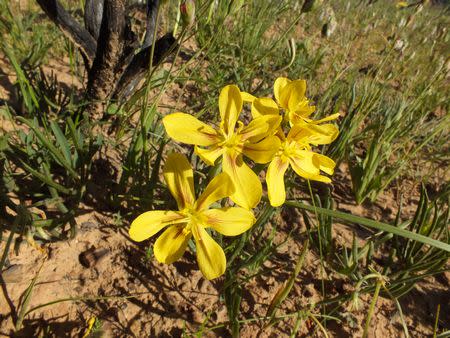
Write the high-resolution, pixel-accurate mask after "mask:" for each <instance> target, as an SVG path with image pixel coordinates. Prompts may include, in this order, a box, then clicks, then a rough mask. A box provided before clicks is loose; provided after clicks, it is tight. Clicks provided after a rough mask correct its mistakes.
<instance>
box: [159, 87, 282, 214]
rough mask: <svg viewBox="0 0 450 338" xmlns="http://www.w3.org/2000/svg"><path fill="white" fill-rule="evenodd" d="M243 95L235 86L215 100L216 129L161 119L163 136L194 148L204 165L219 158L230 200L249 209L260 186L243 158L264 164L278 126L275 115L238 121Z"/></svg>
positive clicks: (176, 117)
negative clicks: (228, 184) (229, 183)
mask: <svg viewBox="0 0 450 338" xmlns="http://www.w3.org/2000/svg"><path fill="white" fill-rule="evenodd" d="M242 95H243V93H242V92H241V91H240V90H239V88H238V87H237V86H235V85H229V86H226V87H224V88H223V89H222V91H221V93H220V96H219V112H220V118H221V121H220V125H219V126H218V127H216V128H214V127H211V126H209V125H207V124H205V123H203V122H201V121H199V120H198V119H197V118H195V117H194V116H192V115H189V114H185V113H174V114H170V115H167V116H165V117H164V119H163V123H164V127H165V128H166V132H167V134H168V135H169V136H170V137H171V138H173V139H174V140H176V141H178V142H183V143H187V144H193V145H195V146H196V147H195V153H196V154H197V155H198V156H199V157H200V158H201V159H202V160H203V161H204V162H206V163H207V164H208V165H214V164H215V162H216V160H217V159H218V158H220V157H221V158H222V171H223V172H225V173H227V174H228V175H229V177H230V178H231V181H232V182H233V185H234V187H235V191H234V193H233V194H232V195H231V196H230V198H231V199H232V200H233V202H235V203H236V204H238V205H240V206H242V207H244V208H247V209H251V208H254V207H255V206H256V205H257V204H258V203H259V201H260V199H261V195H262V186H261V182H260V181H259V179H258V176H257V175H256V174H255V173H254V172H253V170H252V169H251V168H250V167H249V166H248V165H247V164H246V163H245V162H244V155H245V156H246V157H248V158H250V159H251V160H252V161H254V162H255V163H268V162H270V160H271V159H272V157H273V156H274V154H275V152H276V151H277V149H278V148H279V146H280V140H279V139H278V138H277V137H275V136H274V135H273V134H274V133H275V132H276V130H277V128H278V126H279V125H280V123H281V117H280V116H279V114H273V115H265V116H259V117H257V118H254V119H253V120H252V121H251V122H250V123H249V124H248V125H244V124H243V123H242V122H241V121H238V118H239V114H240V113H241V111H242V105H243V98H242Z"/></svg>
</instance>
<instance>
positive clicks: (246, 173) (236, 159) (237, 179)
mask: <svg viewBox="0 0 450 338" xmlns="http://www.w3.org/2000/svg"><path fill="white" fill-rule="evenodd" d="M222 170H223V171H224V172H225V173H227V174H228V175H230V178H231V180H232V181H233V184H234V188H235V192H234V193H233V194H232V195H231V196H230V198H231V199H232V200H233V202H234V203H236V204H237V205H239V206H241V207H244V208H246V209H252V208H254V207H255V206H256V205H257V204H258V203H259V201H260V200H261V195H262V186H261V182H260V181H259V178H258V176H257V175H256V174H255V173H254V172H253V170H252V169H250V168H249V166H248V165H247V164H245V163H244V161H243V159H242V155H236V154H233V153H231V154H225V155H224V156H223V160H222Z"/></svg>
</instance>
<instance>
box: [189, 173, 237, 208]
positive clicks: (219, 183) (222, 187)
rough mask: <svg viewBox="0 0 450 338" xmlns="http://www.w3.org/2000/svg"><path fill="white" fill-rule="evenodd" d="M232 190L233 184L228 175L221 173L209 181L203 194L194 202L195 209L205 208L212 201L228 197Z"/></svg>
mask: <svg viewBox="0 0 450 338" xmlns="http://www.w3.org/2000/svg"><path fill="white" fill-rule="evenodd" d="M233 192H234V185H233V182H232V181H231V178H230V176H228V174H226V173H221V174H219V175H217V176H216V177H214V178H213V179H212V180H211V182H209V184H208V186H207V187H206V189H205V191H203V194H201V195H200V197H199V198H198V200H197V202H196V204H195V205H196V210H203V209H207V208H208V207H209V206H210V205H211V204H213V203H214V202H216V201H218V200H221V199H222V198H225V197H229V196H230V195H231V194H233Z"/></svg>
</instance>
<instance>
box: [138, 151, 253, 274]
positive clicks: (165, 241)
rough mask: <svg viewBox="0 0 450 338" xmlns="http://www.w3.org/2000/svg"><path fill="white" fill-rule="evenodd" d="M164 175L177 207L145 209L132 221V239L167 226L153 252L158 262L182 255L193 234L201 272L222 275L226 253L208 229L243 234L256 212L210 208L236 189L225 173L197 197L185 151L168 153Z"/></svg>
mask: <svg viewBox="0 0 450 338" xmlns="http://www.w3.org/2000/svg"><path fill="white" fill-rule="evenodd" d="M164 179H165V181H166V183H167V185H168V187H169V190H170V192H171V193H172V195H173V197H175V199H176V201H177V204H178V211H168V210H154V211H147V212H145V213H143V214H142V215H140V216H139V217H137V218H136V219H135V220H134V221H133V222H132V223H131V227H130V231H129V234H130V237H131V239H133V240H135V241H138V242H140V241H143V240H145V239H147V238H149V237H152V236H154V235H155V234H156V233H158V232H159V231H160V230H162V229H163V228H165V227H168V228H167V229H166V230H165V231H164V232H163V233H162V234H161V236H159V237H158V239H157V240H156V242H155V245H154V248H153V252H154V254H155V257H156V259H157V260H158V261H159V262H161V263H166V264H171V263H173V262H175V261H176V260H178V259H179V258H180V257H181V256H182V255H183V253H184V251H185V250H186V247H187V244H188V241H189V240H190V239H191V238H192V236H193V237H194V240H195V243H196V248H197V262H198V265H199V267H200V270H201V272H202V273H203V275H204V276H205V277H206V278H207V279H213V278H217V277H219V276H220V275H222V274H223V273H224V272H225V267H226V258H225V254H224V252H223V250H222V248H221V247H220V245H219V244H217V243H216V242H215V241H214V239H212V237H211V236H210V235H209V234H208V232H207V231H206V230H205V229H206V228H213V229H214V230H216V231H217V232H219V233H221V234H223V235H225V236H236V235H240V234H241V233H243V232H245V231H247V230H248V229H249V228H250V227H251V226H252V225H253V224H254V223H255V217H254V216H253V213H252V212H251V211H249V210H245V209H243V208H238V207H234V208H220V209H208V207H209V206H210V205H211V204H213V203H214V202H216V201H218V200H220V199H222V198H225V197H228V196H230V195H231V194H232V193H233V191H234V188H233V183H232V182H231V180H230V178H229V176H228V175H227V174H225V173H222V174H220V175H218V176H216V177H214V179H213V180H212V181H211V182H210V183H209V184H208V186H207V187H206V189H205V191H204V192H203V194H201V195H200V197H199V198H198V199H197V200H195V195H194V178H193V171H192V168H191V166H190V164H189V162H188V160H187V159H186V157H185V156H184V155H181V154H176V153H174V154H171V155H169V156H168V158H167V160H166V164H165V166H164Z"/></svg>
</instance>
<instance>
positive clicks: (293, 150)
mask: <svg viewBox="0 0 450 338" xmlns="http://www.w3.org/2000/svg"><path fill="white" fill-rule="evenodd" d="M318 127H320V128H318ZM338 133H339V132H338V129H337V128H336V127H335V126H334V125H332V124H327V125H322V126H316V125H304V124H298V125H295V126H293V127H292V128H291V130H290V131H289V134H288V136H287V137H285V136H284V133H283V132H282V131H279V133H278V134H277V135H278V137H280V139H281V141H282V143H281V146H280V148H279V149H278V152H277V153H276V154H275V156H274V158H273V159H272V161H271V162H270V164H269V168H268V169H267V174H266V182H267V192H268V195H269V201H270V204H271V205H272V206H274V207H277V206H280V205H282V204H283V203H284V201H285V200H286V191H285V187H284V174H285V172H286V170H287V169H288V167H289V165H290V166H291V167H292V169H293V170H294V171H295V173H296V174H297V175H299V176H301V177H304V178H306V179H308V180H314V181H320V182H325V183H330V182H331V179H330V178H329V177H327V176H323V175H321V174H320V171H324V172H325V173H327V174H329V175H332V174H333V171H334V167H335V165H336V164H335V163H334V161H333V160H332V159H330V158H329V157H327V156H325V155H321V154H317V153H314V152H313V151H311V144H312V145H320V144H328V143H331V142H333V141H334V140H335V139H336V137H337V135H338Z"/></svg>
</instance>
